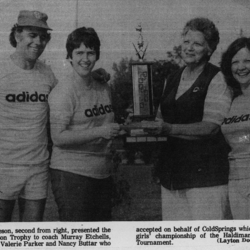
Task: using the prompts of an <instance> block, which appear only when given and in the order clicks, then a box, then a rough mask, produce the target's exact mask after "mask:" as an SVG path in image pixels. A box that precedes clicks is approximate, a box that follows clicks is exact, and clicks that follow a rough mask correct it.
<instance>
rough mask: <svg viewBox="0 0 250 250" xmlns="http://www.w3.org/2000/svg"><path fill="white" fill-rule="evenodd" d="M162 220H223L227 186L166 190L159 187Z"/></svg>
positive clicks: (227, 205)
mask: <svg viewBox="0 0 250 250" xmlns="http://www.w3.org/2000/svg"><path fill="white" fill-rule="evenodd" d="M161 197H162V220H169V221H172V220H224V219H226V214H227V209H228V207H229V204H228V186H227V185H221V186H214V187H200V188H189V189H181V190H168V189H166V188H164V187H163V186H161Z"/></svg>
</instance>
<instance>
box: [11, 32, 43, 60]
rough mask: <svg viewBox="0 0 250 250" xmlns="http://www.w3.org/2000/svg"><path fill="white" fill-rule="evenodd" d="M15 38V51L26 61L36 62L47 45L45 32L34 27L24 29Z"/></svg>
mask: <svg viewBox="0 0 250 250" xmlns="http://www.w3.org/2000/svg"><path fill="white" fill-rule="evenodd" d="M15 38H16V42H17V46H16V49H17V51H18V52H19V53H20V54H21V55H22V57H23V58H24V59H25V60H27V61H36V60H37V59H38V58H39V56H40V55H41V54H42V53H43V51H44V49H45V47H46V45H47V43H48V34H47V31H46V30H45V29H41V28H36V27H25V28H24V29H23V31H22V32H20V33H18V32H17V33H16V34H15Z"/></svg>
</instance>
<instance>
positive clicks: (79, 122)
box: [49, 74, 114, 179]
mask: <svg viewBox="0 0 250 250" xmlns="http://www.w3.org/2000/svg"><path fill="white" fill-rule="evenodd" d="M49 105H50V120H51V124H52V126H53V125H56V124H57V123H60V122H62V123H63V124H66V125H68V130H72V131H82V130H84V129H91V128H94V127H98V126H103V125H105V124H108V123H111V122H113V120H114V113H113V110H112V106H111V100H110V89H109V86H108V85H107V84H100V83H98V82H95V81H94V82H93V84H92V85H91V87H90V88H87V87H85V86H84V85H83V84H82V83H80V82H77V80H76V79H75V78H74V76H73V75H72V74H71V75H69V76H68V77H66V78H65V79H63V81H60V82H59V83H58V85H57V86H56V87H55V88H54V90H53V91H52V92H51V94H50V96H49ZM111 143H112V141H111V140H107V139H104V138H98V139H96V140H93V141H90V142H87V143H83V144H81V145H79V144H78V145H72V146H67V148H63V147H58V146H55V145H54V146H53V152H52V159H51V168H54V169H59V170H64V171H68V172H72V173H75V174H79V175H84V176H89V177H93V178H97V179H102V178H106V177H108V176H110V174H111V166H112V165H111V160H110V156H111V155H110V146H111Z"/></svg>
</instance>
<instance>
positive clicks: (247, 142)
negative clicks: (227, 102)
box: [221, 95, 250, 159]
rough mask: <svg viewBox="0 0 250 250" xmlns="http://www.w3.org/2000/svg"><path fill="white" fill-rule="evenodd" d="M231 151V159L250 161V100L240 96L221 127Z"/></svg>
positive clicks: (247, 97)
mask: <svg viewBox="0 0 250 250" xmlns="http://www.w3.org/2000/svg"><path fill="white" fill-rule="evenodd" d="M221 129H222V132H223V134H224V136H225V138H226V140H227V142H228V143H229V145H230V147H231V149H232V151H231V152H230V154H229V158H231V159H250V98H249V96H244V95H240V96H238V97H237V98H235V99H234V101H233V103H232V106H231V109H230V111H229V113H228V115H227V117H226V118H225V119H224V121H223V123H222V125H221Z"/></svg>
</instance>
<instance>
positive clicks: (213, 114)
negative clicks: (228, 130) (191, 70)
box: [202, 72, 232, 125]
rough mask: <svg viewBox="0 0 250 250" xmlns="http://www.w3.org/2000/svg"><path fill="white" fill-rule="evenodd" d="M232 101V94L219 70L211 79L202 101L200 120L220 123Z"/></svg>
mask: <svg viewBox="0 0 250 250" xmlns="http://www.w3.org/2000/svg"><path fill="white" fill-rule="evenodd" d="M231 102H232V94H231V91H230V89H229V87H228V86H227V84H226V82H225V80H224V77H223V75H222V73H221V72H218V74H217V75H216V76H215V77H214V78H213V79H212V81H211V83H210V85H209V87H208V91H207V96H206V99H205V103H204V112H203V119H202V121H206V122H213V123H215V124H218V125H221V123H222V122H223V120H224V118H225V117H226V115H227V113H228V112H229V109H230V106H231Z"/></svg>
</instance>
